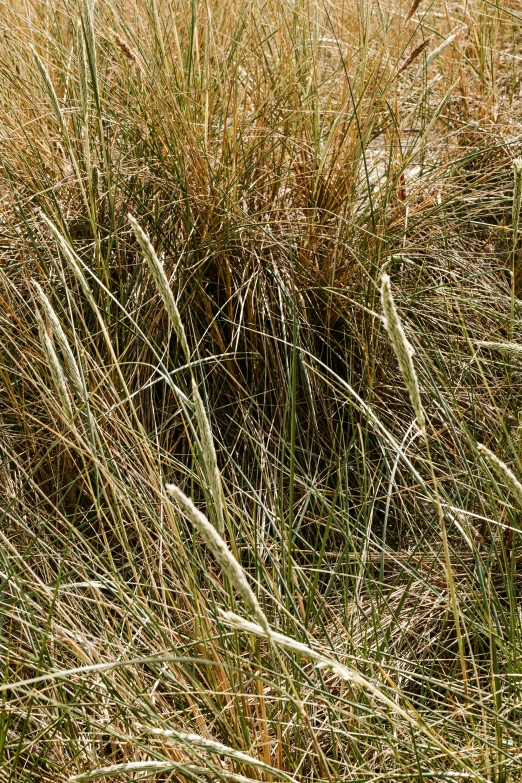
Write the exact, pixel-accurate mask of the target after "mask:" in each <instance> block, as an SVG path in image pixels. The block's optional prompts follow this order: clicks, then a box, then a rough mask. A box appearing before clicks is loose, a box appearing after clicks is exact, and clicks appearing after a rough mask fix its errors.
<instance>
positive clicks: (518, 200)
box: [512, 158, 522, 248]
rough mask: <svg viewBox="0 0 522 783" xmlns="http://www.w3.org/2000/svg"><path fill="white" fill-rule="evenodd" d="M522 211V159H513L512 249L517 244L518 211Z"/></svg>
mask: <svg viewBox="0 0 522 783" xmlns="http://www.w3.org/2000/svg"><path fill="white" fill-rule="evenodd" d="M521 209H522V158H515V160H514V161H513V216H512V230H513V248H515V247H516V244H517V242H518V232H519V227H520V211H521Z"/></svg>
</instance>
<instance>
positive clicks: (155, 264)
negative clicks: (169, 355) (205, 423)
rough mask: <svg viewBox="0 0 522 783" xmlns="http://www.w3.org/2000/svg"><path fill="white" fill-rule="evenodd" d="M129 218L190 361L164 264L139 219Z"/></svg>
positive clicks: (184, 351) (186, 356) (186, 357)
mask: <svg viewBox="0 0 522 783" xmlns="http://www.w3.org/2000/svg"><path fill="white" fill-rule="evenodd" d="M128 218H129V221H130V224H131V226H132V229H133V231H134V233H135V235H136V239H137V240H138V242H139V244H140V247H141V250H142V252H143V255H144V256H145V259H146V260H147V263H148V265H149V269H150V271H151V273H152V276H153V278H154V281H155V283H156V285H157V287H158V291H159V292H160V295H161V298H162V299H163V304H164V305H165V309H166V311H167V313H168V315H169V318H170V320H171V322H172V326H173V328H174V331H175V332H176V336H177V338H178V340H179V341H180V343H181V347H182V349H183V353H184V354H185V359H186V361H187V362H188V361H190V352H189V349H188V343H187V338H186V336H185V328H184V326H183V322H182V320H181V316H180V313H179V310H178V306H177V304H176V300H175V299H174V294H173V293H172V290H171V287H170V283H169V281H168V278H167V275H166V274H165V270H164V268H163V264H162V263H161V262H160V260H159V258H158V256H157V255H156V251H155V250H154V248H153V246H152V244H151V241H150V239H149V237H148V236H147V234H146V233H145V231H144V230H143V229H142V227H141V226H140V225H139V223H138V222H137V220H136V219H135V218H134V217H133V216H132V215H130V214H129V215H128Z"/></svg>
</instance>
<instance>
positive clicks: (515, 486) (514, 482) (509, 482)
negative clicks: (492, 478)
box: [477, 443, 522, 508]
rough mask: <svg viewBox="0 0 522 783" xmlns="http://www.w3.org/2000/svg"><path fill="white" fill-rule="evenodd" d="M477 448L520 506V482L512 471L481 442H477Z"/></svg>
mask: <svg viewBox="0 0 522 783" xmlns="http://www.w3.org/2000/svg"><path fill="white" fill-rule="evenodd" d="M477 448H478V450H479V453H480V454H481V455H482V456H483V457H484V459H485V460H486V462H488V463H489V465H490V466H491V468H492V469H493V471H494V472H495V473H496V474H497V476H498V478H499V479H500V480H501V481H502V482H503V483H504V484H505V485H506V487H507V488H508V490H509V491H510V492H511V494H512V495H513V496H514V497H515V498H516V501H517V503H518V505H519V506H520V507H521V508H522V484H521V483H520V481H519V480H518V479H517V477H516V476H515V474H514V473H513V471H512V470H510V469H509V468H508V466H507V465H506V464H505V462H502V460H501V459H499V458H498V457H497V455H496V454H494V453H493V452H492V451H490V450H489V449H488V448H487V447H486V446H484V445H483V444H482V443H479V444H478V445H477Z"/></svg>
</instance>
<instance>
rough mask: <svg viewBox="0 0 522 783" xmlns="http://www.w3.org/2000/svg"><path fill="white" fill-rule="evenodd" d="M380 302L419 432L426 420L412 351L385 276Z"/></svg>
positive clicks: (387, 277) (388, 279)
mask: <svg viewBox="0 0 522 783" xmlns="http://www.w3.org/2000/svg"><path fill="white" fill-rule="evenodd" d="M381 301H382V309H383V312H384V326H385V327H386V331H387V332H388V335H389V337H390V340H391V344H392V346H393V350H394V351H395V354H396V356H397V360H398V362H399V367H400V370H401V373H402V376H403V378H404V382H405V383H406V388H407V389H408V393H409V395H410V400H411V404H412V406H413V410H414V411H415V417H416V419H417V426H418V427H419V429H420V430H423V429H424V427H425V424H426V420H425V417H424V410H423V407H422V403H421V398H420V391H419V382H418V380H417V373H416V372H415V367H414V365H413V359H412V356H413V349H412V347H411V345H410V344H409V342H408V340H407V339H406V335H405V333H404V329H403V327H402V323H401V320H400V318H399V314H398V312H397V308H396V307H395V302H394V301H393V296H392V292H391V286H390V278H389V276H388V275H386V274H384V275H383V276H382V286H381Z"/></svg>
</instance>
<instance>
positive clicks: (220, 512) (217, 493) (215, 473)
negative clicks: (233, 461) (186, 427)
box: [192, 379, 225, 533]
mask: <svg viewBox="0 0 522 783" xmlns="http://www.w3.org/2000/svg"><path fill="white" fill-rule="evenodd" d="M192 396H193V399H194V409H195V414H196V421H197V423H198V429H199V435H200V439H201V450H202V452H203V461H204V463H205V469H206V474H207V481H208V485H209V488H210V492H211V493H212V498H213V500H214V508H215V510H216V519H217V530H218V532H219V533H222V532H223V530H224V529H225V521H224V508H223V488H222V484H221V474H220V472H219V468H218V464H217V456H216V449H215V447H214V438H213V437H212V430H211V429H210V422H209V420H208V416H207V413H206V411H205V406H204V405H203V400H202V399H201V395H200V393H199V391H198V387H197V385H196V381H195V380H194V379H192Z"/></svg>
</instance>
